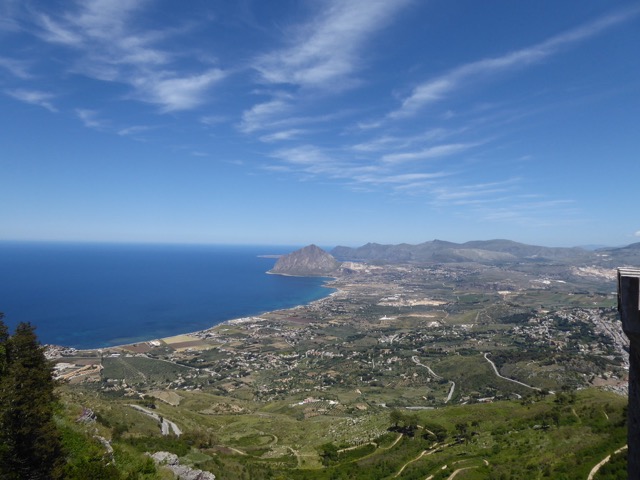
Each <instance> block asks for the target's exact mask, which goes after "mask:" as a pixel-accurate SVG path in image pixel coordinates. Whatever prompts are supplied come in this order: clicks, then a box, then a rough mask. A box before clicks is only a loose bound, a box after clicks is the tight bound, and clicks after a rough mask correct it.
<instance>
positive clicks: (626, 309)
mask: <svg viewBox="0 0 640 480" xmlns="http://www.w3.org/2000/svg"><path fill="white" fill-rule="evenodd" d="M618 311H619V312H620V318H621V320H622V330H624V333H625V334H626V335H627V337H629V343H630V345H629V408H628V414H627V423H628V432H627V443H628V445H629V453H628V459H629V460H628V465H627V474H628V478H640V268H619V269H618Z"/></svg>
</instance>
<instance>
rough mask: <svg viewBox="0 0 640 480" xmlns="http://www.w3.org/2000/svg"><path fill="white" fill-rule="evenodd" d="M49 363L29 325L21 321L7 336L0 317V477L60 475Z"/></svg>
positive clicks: (11, 478) (58, 443)
mask: <svg viewBox="0 0 640 480" xmlns="http://www.w3.org/2000/svg"><path fill="white" fill-rule="evenodd" d="M51 374H52V368H51V365H50V364H49V363H48V361H47V359H46V358H45V356H44V351H43V348H42V347H41V346H40V343H39V342H38V340H37V338H36V335H35V332H34V327H33V326H32V325H31V324H29V323H21V324H20V325H18V327H17V328H16V331H15V333H14V335H12V336H9V335H8V333H7V328H6V326H5V325H4V323H3V322H2V320H1V318H0V478H2V479H3V480H4V479H6V480H13V479H16V480H17V479H30V480H40V479H42V480H44V479H55V478H59V477H60V476H61V471H62V463H63V457H62V447H61V441H60V436H59V434H58V431H57V428H56V426H55V424H54V422H53V409H54V405H55V395H54V381H53V379H52V376H51Z"/></svg>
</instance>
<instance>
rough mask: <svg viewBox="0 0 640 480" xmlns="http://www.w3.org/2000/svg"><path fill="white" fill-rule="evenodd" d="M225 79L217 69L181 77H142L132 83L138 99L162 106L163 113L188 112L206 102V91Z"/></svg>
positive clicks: (222, 73) (223, 74)
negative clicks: (138, 96) (137, 93)
mask: <svg viewBox="0 0 640 480" xmlns="http://www.w3.org/2000/svg"><path fill="white" fill-rule="evenodd" d="M224 77H225V73H224V72H223V71H222V70H219V69H215V68H214V69H211V70H209V71H207V72H204V73H201V74H197V75H191V76H182V77H168V76H167V77H165V78H162V77H160V78H159V77H157V76H147V75H145V76H142V77H140V78H137V79H135V80H134V81H133V84H134V85H135V86H136V88H137V89H138V92H139V95H140V97H141V98H142V99H143V100H145V101H148V102H150V103H155V104H158V105H161V106H162V110H163V111H164V112H170V111H176V110H189V109H191V108H194V107H197V106H198V105H200V104H201V103H204V102H205V100H206V92H207V90H208V89H209V88H210V87H211V86H212V85H214V84H215V83H217V82H219V81H220V80H222V79H223V78H224Z"/></svg>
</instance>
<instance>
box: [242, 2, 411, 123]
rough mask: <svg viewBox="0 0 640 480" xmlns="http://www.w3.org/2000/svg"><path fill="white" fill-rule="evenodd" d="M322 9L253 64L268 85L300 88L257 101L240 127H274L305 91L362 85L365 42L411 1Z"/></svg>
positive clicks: (332, 4) (332, 5)
mask: <svg viewBox="0 0 640 480" xmlns="http://www.w3.org/2000/svg"><path fill="white" fill-rule="evenodd" d="M318 3H319V4H320V5H321V6H320V8H319V11H318V13H317V14H316V15H315V16H314V17H313V18H312V19H311V20H309V21H307V22H302V23H301V24H299V25H296V26H293V27H291V28H289V29H285V31H286V36H285V38H286V41H285V42H284V43H285V46H284V47H283V48H281V49H276V50H272V51H270V52H268V53H265V54H262V55H259V56H257V57H256V58H255V60H254V62H253V64H252V68H253V69H255V70H256V71H258V72H259V74H260V78H261V81H263V82H264V83H267V84H276V85H282V86H285V85H289V86H294V87H297V88H298V91H297V92H296V93H295V94H289V97H288V98H287V99H286V100H283V98H282V93H281V92H278V93H275V94H274V95H273V98H272V100H270V101H267V102H263V103H259V104H257V105H255V106H254V107H252V108H251V109H248V110H246V111H245V113H244V114H243V119H242V122H241V124H240V126H239V128H240V130H241V131H243V132H244V133H251V132H253V131H256V130H261V129H265V128H269V127H270V126H273V123H274V122H279V121H281V120H283V118H282V115H283V113H285V112H286V113H287V114H288V115H290V116H291V113H292V112H294V111H295V110H296V108H297V101H298V100H299V99H300V96H301V95H304V94H303V93H301V92H308V91H312V92H313V93H314V95H316V94H318V92H319V91H320V92H322V94H324V95H327V94H332V93H335V92H336V91H343V90H344V89H345V88H348V87H351V86H353V85H355V84H357V83H358V80H357V79H356V78H355V75H354V74H355V73H356V72H357V71H358V70H360V69H361V68H362V67H363V61H362V58H363V56H362V55H361V52H362V50H363V49H364V47H365V46H366V43H367V41H368V40H369V39H370V38H371V37H372V36H373V35H374V34H375V33H376V32H377V31H379V30H380V29H381V28H383V27H384V26H386V25H387V24H388V23H389V22H390V21H391V19H392V18H393V16H394V14H396V13H398V12H399V11H400V10H401V9H402V8H403V7H405V6H406V5H408V4H409V3H410V0H329V1H326V2H322V3H320V2H318Z"/></svg>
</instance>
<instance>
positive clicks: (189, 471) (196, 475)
mask: <svg viewBox="0 0 640 480" xmlns="http://www.w3.org/2000/svg"><path fill="white" fill-rule="evenodd" d="M149 455H150V456H151V458H152V459H153V461H154V462H155V464H156V465H158V466H161V467H165V468H168V469H169V470H171V471H172V472H173V473H174V475H176V476H177V477H178V478H179V479H180V480H215V479H216V476H215V475H214V474H213V473H211V472H205V471H203V470H198V469H197V468H191V467H187V466H186V465H180V461H179V460H178V456H177V455H176V454H174V453H169V452H156V453H154V454H153V455H151V454H149Z"/></svg>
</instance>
